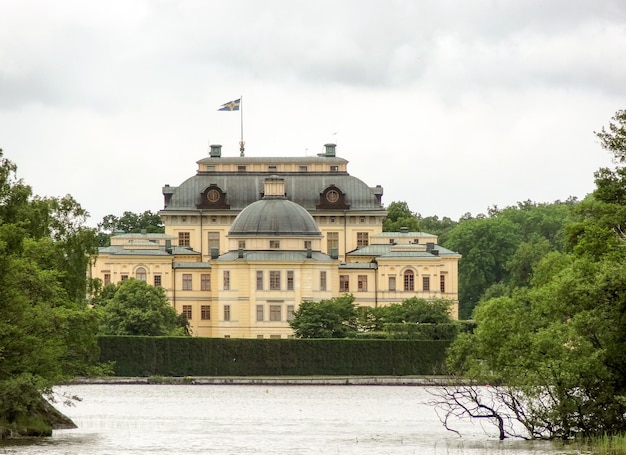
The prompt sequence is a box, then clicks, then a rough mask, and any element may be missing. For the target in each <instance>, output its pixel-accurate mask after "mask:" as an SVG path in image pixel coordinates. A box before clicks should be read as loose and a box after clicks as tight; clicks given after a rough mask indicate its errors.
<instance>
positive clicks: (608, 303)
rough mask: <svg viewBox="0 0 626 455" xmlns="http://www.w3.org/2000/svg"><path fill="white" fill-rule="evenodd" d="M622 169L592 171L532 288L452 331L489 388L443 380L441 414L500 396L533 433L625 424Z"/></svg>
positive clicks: (455, 352) (457, 368)
mask: <svg viewBox="0 0 626 455" xmlns="http://www.w3.org/2000/svg"><path fill="white" fill-rule="evenodd" d="M618 114H619V115H623V111H620V113H618ZM618 118H623V117H618ZM610 131H611V133H607V132H606V131H605V130H604V129H603V132H602V133H601V134H598V136H599V137H600V138H601V140H602V141H603V146H604V147H605V148H607V149H609V150H612V151H613V152H614V153H615V157H616V159H617V160H618V161H623V157H624V153H626V148H625V147H626V143H624V142H623V141H621V140H620V136H621V137H622V138H623V136H624V132H623V129H620V128H617V127H611V129H610ZM625 175H626V173H625V172H623V169H622V168H617V169H616V170H615V171H610V170H608V169H601V170H600V171H598V172H597V173H596V190H595V191H594V192H593V193H592V194H591V195H590V196H588V197H587V198H585V200H584V201H582V202H581V203H580V204H578V205H577V206H576V207H575V210H574V214H575V215H576V217H577V219H576V220H575V221H574V222H573V223H571V224H569V225H568V226H567V227H566V232H567V235H566V239H567V245H566V247H567V248H566V251H565V252H556V251H553V252H550V253H548V254H547V255H545V256H544V257H543V259H541V260H540V261H539V262H538V263H537V265H536V266H534V267H533V272H532V278H531V281H530V286H529V287H528V288H519V289H517V290H516V291H514V292H512V293H511V295H510V296H503V297H499V298H493V299H490V300H484V301H481V302H480V304H479V305H478V307H477V308H476V310H475V312H474V318H475V321H476V329H475V330H474V332H473V333H472V334H462V335H460V336H459V337H458V338H457V339H456V340H455V342H454V343H453V345H452V346H451V348H450V350H449V358H448V362H449V367H450V369H451V371H453V372H454V373H456V374H458V375H460V376H462V377H464V378H466V380H472V381H474V383H475V384H486V383H487V384H491V386H492V387H490V388H489V389H488V390H487V391H486V392H485V391H483V392H482V395H481V393H478V394H469V395H468V394H458V395H457V394H456V392H457V391H459V389H458V388H455V387H452V388H447V389H446V390H447V391H446V392H445V396H444V397H443V400H440V401H439V403H440V404H442V403H443V404H444V405H445V406H447V407H446V409H445V415H446V417H449V416H453V415H460V416H470V417H473V416H475V415H476V414H477V413H476V412H475V411H476V409H477V406H479V405H480V404H481V403H483V402H484V401H485V400H490V399H492V398H493V397H494V396H497V398H498V403H500V404H502V405H503V406H502V407H500V408H497V409H496V408H495V407H493V406H492V407H491V408H490V410H491V411H493V413H495V414H497V415H498V417H500V418H504V419H505V420H506V419H509V420H511V419H512V420H516V421H518V422H520V423H521V424H522V425H523V427H524V428H525V430H526V436H527V437H530V438H563V439H569V438H571V437H573V436H585V437H588V436H601V435H604V434H619V433H622V434H623V433H624V432H626V270H625V269H624V267H623V264H624V262H626V249H625V248H624V242H625V241H626V239H625V238H624V237H623V233H622V232H623V231H622V229H621V226H623V225H624V223H625V222H626V211H625V210H624V207H625V205H626V204H625V202H626V197H625V196H626V185H624V183H626V180H625V179H624V176H625ZM467 387H469V388H470V389H471V390H473V391H476V390H477V389H476V388H475V387H473V386H472V385H469V386H467ZM461 392H463V390H461ZM459 397H463V398H462V399H460V398H459ZM493 413H492V414H493ZM490 418H491V419H492V420H493V419H494V417H490ZM445 421H446V422H447V421H448V420H447V418H446V419H445ZM494 421H497V419H496V420H494ZM509 434H511V435H514V434H515V432H508V431H507V430H506V428H504V429H502V428H501V435H503V436H506V435H509Z"/></svg>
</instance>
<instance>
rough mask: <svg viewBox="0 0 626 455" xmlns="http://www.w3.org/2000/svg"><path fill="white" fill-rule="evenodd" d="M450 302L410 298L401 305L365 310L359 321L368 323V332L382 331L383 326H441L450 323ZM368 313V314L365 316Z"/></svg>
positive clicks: (393, 304) (394, 304)
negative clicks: (367, 321)
mask: <svg viewBox="0 0 626 455" xmlns="http://www.w3.org/2000/svg"><path fill="white" fill-rule="evenodd" d="M449 308H450V301H449V300H445V299H436V300H424V299H418V298H417V297H411V298H409V299H405V300H403V301H402V302H401V303H392V304H390V305H385V306H380V307H376V308H365V309H364V310H365V311H364V312H363V314H362V315H361V316H360V320H363V318H365V319H366V320H369V321H370V324H369V325H370V330H382V329H383V327H384V325H385V324H402V323H407V324H416V323H421V324H441V323H449V322H450V314H449V313H448V311H449ZM366 313H369V314H366Z"/></svg>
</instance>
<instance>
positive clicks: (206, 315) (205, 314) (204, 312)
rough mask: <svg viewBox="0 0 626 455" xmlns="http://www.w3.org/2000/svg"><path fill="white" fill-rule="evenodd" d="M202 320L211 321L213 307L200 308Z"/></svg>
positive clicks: (203, 306) (204, 306)
mask: <svg viewBox="0 0 626 455" xmlns="http://www.w3.org/2000/svg"><path fill="white" fill-rule="evenodd" d="M200 319H203V320H205V321H209V320H211V305H202V306H201V307H200Z"/></svg>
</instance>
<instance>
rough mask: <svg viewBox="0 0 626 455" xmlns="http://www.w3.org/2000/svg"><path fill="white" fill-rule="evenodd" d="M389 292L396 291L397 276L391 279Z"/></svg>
mask: <svg viewBox="0 0 626 455" xmlns="http://www.w3.org/2000/svg"><path fill="white" fill-rule="evenodd" d="M389 290H390V291H395V290H396V277H395V276H390V277H389Z"/></svg>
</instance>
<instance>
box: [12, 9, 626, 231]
mask: <svg viewBox="0 0 626 455" xmlns="http://www.w3.org/2000/svg"><path fill="white" fill-rule="evenodd" d="M625 56H626V1H624V0H595V1H592V0H500V1H499V0H471V1H469V0H468V1H462V2H461V1H452V0H431V1H427V0H404V1H402V0H349V1H341V0H332V1H327V0H315V1H295V0H265V1H263V2H257V1H254V0H246V1H243V0H229V1H225V0H220V1H202V0H197V1H191V0H189V1H186V0H171V1H169V0H133V1H128V0H123V1H111V0H107V1H96V0H91V1H84V0H76V1H68V0H54V1H53V0H49V1H44V0H41V1H33V0H0V148H2V149H4V156H5V157H6V158H8V159H10V160H11V161H13V162H15V163H16V164H17V166H18V176H19V177H22V178H23V179H24V180H25V181H26V183H28V184H30V185H31V186H32V187H33V190H34V192H35V193H36V194H38V195H41V196H63V195H65V194H68V193H69V194H71V195H72V196H74V198H75V199H76V200H77V201H78V202H79V203H80V204H81V205H82V206H83V207H84V208H85V209H87V210H88V211H89V212H90V214H91V215H92V218H91V220H90V222H89V223H90V224H91V225H94V226H95V224H96V223H98V222H99V221H100V220H101V219H102V217H103V216H105V215H107V214H114V215H121V214H122V213H123V212H124V211H126V210H130V211H133V212H143V211H144V210H152V211H158V210H160V209H161V208H162V207H163V196H162V193H161V188H162V186H163V185H164V184H170V185H172V186H176V185H179V184H180V183H182V182H183V181H184V180H185V179H187V178H188V177H190V176H192V175H193V174H194V173H195V171H196V167H197V165H196V161H198V160H200V159H202V158H204V157H205V156H207V154H208V146H209V144H222V145H223V149H222V153H223V155H225V156H238V155H239V150H238V141H239V136H240V117H239V113H237V112H218V110H217V109H218V108H219V107H220V105H222V104H224V103H226V102H228V101H231V100H233V99H236V98H239V97H240V96H243V126H244V139H245V141H246V156H305V155H315V154H317V153H321V152H322V151H323V144H325V143H327V142H336V143H337V144H338V145H337V154H338V155H339V156H341V157H343V158H346V159H347V160H348V161H349V162H350V163H349V165H348V170H349V172H350V174H352V175H355V176H357V177H359V178H360V179H362V180H363V181H365V182H366V183H367V184H368V185H370V186H375V185H382V186H383V188H384V196H383V202H384V204H385V205H388V204H389V203H391V202H393V201H406V202H407V203H408V204H409V207H410V208H411V210H412V211H414V212H417V213H420V214H422V215H423V216H431V215H438V216H440V217H442V216H449V217H451V218H453V219H458V218H459V217H460V216H462V215H463V214H464V213H466V212H471V213H472V214H473V215H476V214H478V213H486V211H487V208H488V207H492V206H498V207H500V208H503V207H505V206H509V205H514V204H516V203H517V202H518V201H524V200H528V199H531V200H533V201H536V202H553V201H555V200H557V199H560V200H565V199H567V198H568V197H570V196H575V197H578V198H579V199H580V198H583V197H584V196H585V195H586V194H588V193H589V192H591V191H592V190H593V188H594V184H593V172H594V171H595V170H596V169H598V168H599V167H602V166H612V163H611V159H610V156H609V154H608V153H607V152H605V151H604V150H602V149H601V148H600V146H599V144H598V140H597V138H596V137H595V136H594V134H593V132H594V131H597V130H599V129H601V128H602V126H603V125H607V124H608V122H609V120H610V118H611V117H612V116H613V114H614V113H615V112H616V111H617V110H619V109H626V58H625Z"/></svg>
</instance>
